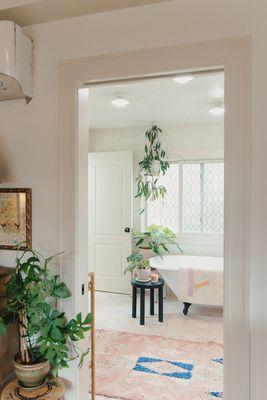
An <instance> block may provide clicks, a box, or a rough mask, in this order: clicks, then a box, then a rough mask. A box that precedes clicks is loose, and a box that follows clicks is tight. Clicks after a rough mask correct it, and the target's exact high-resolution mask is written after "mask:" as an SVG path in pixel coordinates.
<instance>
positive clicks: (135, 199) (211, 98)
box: [88, 70, 224, 400]
mask: <svg viewBox="0 0 267 400" xmlns="http://www.w3.org/2000/svg"><path fill="white" fill-rule="evenodd" d="M122 89H123V92H121V91H122ZM89 121H90V122H89V203H88V207H89V241H88V251H89V270H90V271H93V272H95V274H96V290H97V293H96V327H97V329H98V331H97V341H98V346H99V349H101V348H102V347H103V346H104V344H103V343H104V342H106V341H107V340H109V341H110V347H109V349H105V354H107V352H109V351H110V354H109V361H108V365H105V363H104V362H102V363H101V364H99V365H96V392H97V394H99V395H104V396H108V397H110V398H118V397H123V398H124V397H126V395H127V393H128V397H129V399H133V400H135V399H136V394H135V393H134V392H133V393H132V386H133V385H134V384H136V385H137V381H138V382H139V381H140V380H142V378H143V377H144V379H146V380H150V381H151V382H150V385H152V386H154V385H155V383H156V382H157V388H158V394H157V393H154V392H153V390H151V388H150V387H149V386H148V385H144V384H143V385H142V384H141V381H140V382H139V383H140V385H141V386H140V387H139V392H140V391H142V390H143V392H142V397H143V398H146V399H148V400H149V399H150V398H151V399H152V398H153V399H156V398H157V395H160V392H161V389H163V387H164V388H165V390H166V391H167V392H169V394H167V393H166V398H170V399H172V396H173V391H174V392H175V393H176V394H177V395H179V396H180V395H183V396H185V397H186V396H189V397H190V398H193V397H194V396H195V394H196V393H197V397H198V399H202V398H203V399H204V398H206V396H207V394H208V396H209V397H210V398H211V399H212V398H213V397H215V396H217V397H219V396H220V397H221V398H222V393H223V374H222V372H223V367H222V364H223V350H222V343H223V314H222V306H223V219H224V217H223V210H224V188H223V186H224V185H223V184H224V74H223V71H221V70H214V71H201V72H200V73H198V72H197V71H194V72H191V73H190V72H188V73H187V74H186V75H183V74H177V75H170V76H165V77H162V78H161V77H157V78H156V77H155V78H153V79H149V80H145V79H143V80H140V81H137V80H134V82H131V81H125V82H119V84H116V83H111V84H98V85H92V87H90V86H89ZM156 129H158V131H157V130H156ZM153 132H154V133H155V132H158V136H157V139H154V137H153V139H152V145H151V141H149V139H148V138H149V135H150V133H153ZM153 144H154V146H155V148H158V147H159V146H160V149H161V150H160V156H159V157H158V152H157V153H156V157H157V158H159V160H160V161H158V160H156V161H154V163H155V165H158V164H157V163H158V162H163V161H162V160H164V159H165V154H166V160H167V162H168V166H167V169H166V171H165V170H164V171H163V173H162V171H156V172H155V171H154V170H155V168H154V166H152V169H153V180H154V181H155V182H158V185H159V187H164V189H165V193H164V197H162V196H158V197H156V196H154V197H153V196H152V193H151V195H150V196H149V197H145V196H138V186H137V181H138V179H139V176H140V165H141V164H140V162H141V163H142V160H143V159H145V160H146V161H147V160H148V159H149V157H152V155H151V154H152V152H153ZM148 149H149V150H148ZM161 155H162V156H163V157H162V159H161ZM144 181H145V182H149V185H151V175H149V170H148V171H147V170H146V171H145V177H144ZM149 188H150V186H148V190H149ZM165 232H167V233H168V235H170V234H171V235H173V236H172V240H170V241H168V237H169V236H168V235H167V234H165ZM150 233H151V235H150ZM144 235H147V236H146V240H145V241H144V242H142V243H140V244H139V242H140V238H142V237H143V236H144ZM164 235H165V236H164ZM159 237H162V238H163V240H164V242H163V244H164V247H160V245H158V244H157V238H159ZM144 243H145V245H150V244H153V245H151V247H150V248H149V250H148V251H146V252H144ZM155 247H156V248H155ZM157 251H159V252H158V253H157ZM136 256H137V257H142V258H141V261H138V262H139V263H138V264H137V265H140V262H147V263H150V266H151V267H153V271H152V273H151V274H152V275H153V274H156V275H157V274H159V276H160V277H161V278H160V279H162V278H163V279H164V290H165V292H164V300H163V308H164V312H163V315H164V318H163V316H160V315H158V310H157V308H158V307H157V306H158V305H159V304H157V301H156V302H155V301H154V299H153V304H152V306H153V309H152V314H153V315H152V316H151V315H150V314H151V305H150V312H149V307H148V304H147V307H144V310H145V315H146V316H145V318H144V320H143V322H141V323H142V324H144V325H145V326H140V325H139V307H140V305H141V304H139V302H138V308H137V309H138V313H137V314H138V318H137V319H136V318H134V319H132V310H131V308H132V306H131V303H132V299H131V297H130V296H129V293H130V283H131V279H132V282H138V270H137V276H136V271H135V269H134V270H133V271H132V274H129V273H128V274H124V271H125V270H127V267H128V268H129V265H131V264H130V263H131V261H130V262H129V261H128V262H127V257H128V260H129V258H131V257H136ZM149 279H150V276H149ZM148 285H149V286H151V285H150V282H149V283H148ZM152 287H153V285H152ZM155 287H156V286H155ZM152 290H153V292H154V289H152ZM191 292H192V293H191ZM135 296H136V294H135ZM137 297H138V299H139V295H137ZM145 302H146V303H149V297H147V296H146V299H145ZM154 302H155V304H154ZM154 305H155V307H154ZM140 312H141V311H140ZM161 312H162V311H161ZM106 315H110V317H109V318H108V319H107V318H106V317H105V316H106ZM134 316H136V311H135V312H134ZM185 316H186V317H185ZM158 317H159V318H158ZM158 319H159V321H158ZM162 319H163V321H162ZM153 335H156V336H153ZM124 336H125V337H127V342H128V346H129V349H128V350H127V354H124V353H123V349H119V348H118V353H121V359H119V356H118V355H117V356H116V363H115V364H116V365H118V364H119V365H121V366H122V365H123V364H124V362H125V360H126V359H127V357H128V358H129V360H128V361H127V363H126V364H125V366H124V368H123V369H125V370H127V367H128V365H129V364H133V365H132V367H131V369H130V370H129V371H128V375H125V377H124V380H125V381H126V382H129V381H132V382H131V384H129V385H128V386H127V384H126V383H125V382H123V380H122V378H121V375H120V374H117V375H114V379H113V380H114V387H113V388H112V385H109V387H106V385H105V382H106V381H107V380H108V375H109V373H110V372H109V371H110V363H111V361H110V360H111V359H113V358H114V357H113V355H112V348H113V345H112V343H113V341H116V340H117V338H118V337H119V338H120V340H121V341H122V342H123V341H124ZM107 337H109V339H107ZM138 337H139V340H142V341H146V340H151V341H155V342H156V341H157V340H159V338H160V340H161V346H162V347H163V348H162V349H160V350H159V349H158V350H157V351H156V349H153V348H151V349H146V350H142V351H141V353H140V354H139V353H138V352H137V353H138V354H135V352H131V349H132V348H133V347H134V346H133V345H132V344H131V343H132V342H135V341H136V340H137V338H138ZM181 343H183V345H184V346H185V347H186V346H187V345H188V346H191V345H192V344H193V343H194V355H193V354H190V352H189V353H188V354H183V355H181V354H180V351H177V352H176V351H175V350H174V348H179V346H181ZM197 343H203V344H204V343H206V346H203V348H202V347H201V346H200V347H199V348H198V345H197ZM210 343H214V345H210ZM170 345H172V346H173V347H174V348H173V350H172V358H171V361H170V365H169V369H170V371H169V369H168V365H167V364H166V363H165V361H164V360H166V357H167V354H165V353H166V348H167V347H168V346H170ZM209 346H210V349H209ZM213 346H215V347H216V348H212V347H213ZM131 353H132V354H131ZM204 353H206V354H209V356H207V359H206V361H205V366H204V365H200V364H201V362H200V359H202V358H205V356H204ZM212 354H213V357H212ZM137 355H138V357H137ZM102 356H103V355H102V353H101V350H99V353H97V358H99V359H101V358H102ZM140 357H146V358H148V359H154V358H155V357H156V358H157V360H158V361H157V363H159V365H161V363H162V366H161V367H158V368H156V371H157V373H158V374H159V375H160V377H159V376H158V375H157V374H156V375H155V373H154V372H153V371H154V369H153V365H154V364H153V363H149V362H148V361H146V365H149V368H148V370H149V371H152V372H151V374H152V376H150V375H147V374H148V371H147V370H142V371H139V370H137V369H134V366H135V363H136V362H137V360H138V359H139V358H140ZM198 357H199V359H198ZM135 358H136V359H135ZM160 360H163V361H160ZM181 363H182V364H187V365H188V366H189V365H190V368H192V372H190V373H188V372H187V373H186V375H184V372H181V365H180V364H181ZM115 364H114V365H113V366H112V369H113V370H114V371H115V370H116V365H115ZM178 364H179V365H178ZM140 365H141V366H140V368H141V369H142V365H143V364H140ZM151 365H152V366H151ZM174 365H175V367H174ZM163 367H164V368H165V369H166V370H164V371H165V373H167V376H168V379H166V376H165V375H164V373H163V374H162V368H163ZM176 367H177V371H176V370H175V371H173V369H175V368H176ZM188 368H189V367H188ZM197 368H198V370H199V371H201V370H202V372H203V376H208V375H209V378H207V379H206V381H205V384H204V383H203V385H202V389H200V388H199V389H197V387H198V385H199V381H198V379H197V378H196V373H195V371H194V370H195V369H197ZM168 371H169V372H168ZM105 373H106V375H105ZM114 374H115V372H114ZM161 374H162V375H161ZM168 374H174V375H173V376H174V377H175V379H174V381H172V380H170V379H169V375H168ZM200 375H201V373H200ZM185 376H186V379H188V380H189V381H190V385H188V383H187V382H186V380H185V379H184V377H185ZM153 378H154V380H155V382H154V383H153ZM116 379H117V382H116ZM179 379H180V380H179ZM135 381H136V382H135ZM134 382H135V383H134ZM175 384H176V385H177V388H175ZM183 384H184V388H182V386H183ZM118 388H119V390H118ZM179 390H180V391H179ZM197 390H198V392H197ZM130 393H132V394H130ZM131 396H132V397H131ZM168 396H169V397H168Z"/></svg>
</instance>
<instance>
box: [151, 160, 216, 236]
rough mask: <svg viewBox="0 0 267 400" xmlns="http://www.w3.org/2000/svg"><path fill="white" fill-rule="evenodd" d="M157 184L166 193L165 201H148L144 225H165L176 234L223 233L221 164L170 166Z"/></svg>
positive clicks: (208, 162) (199, 163)
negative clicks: (164, 189)
mask: <svg viewBox="0 0 267 400" xmlns="http://www.w3.org/2000/svg"><path fill="white" fill-rule="evenodd" d="M160 183H161V184H163V185H165V187H166V189H167V194H166V196H165V199H164V201H162V200H160V199H157V200H155V201H151V200H149V201H148V202H147V207H146V222H147V225H150V224H157V225H164V226H167V227H168V228H170V229H171V230H173V231H174V232H176V233H177V234H201V233H203V234H221V233H223V202H224V201H223V200H224V164H223V162H221V161H220V162H218V161H207V162H206V161H198V162H195V161H194V162H189V161H188V162H185V161H183V162H180V163H175V164H171V165H170V169H169V170H168V171H167V173H166V175H164V176H162V177H161V178H160Z"/></svg>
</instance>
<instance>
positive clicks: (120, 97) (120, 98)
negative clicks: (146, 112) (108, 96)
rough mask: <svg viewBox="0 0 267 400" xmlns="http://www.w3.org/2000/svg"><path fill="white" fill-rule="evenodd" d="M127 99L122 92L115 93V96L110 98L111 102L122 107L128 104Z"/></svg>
mask: <svg viewBox="0 0 267 400" xmlns="http://www.w3.org/2000/svg"><path fill="white" fill-rule="evenodd" d="M129 103H130V102H129V100H128V99H126V97H125V95H124V94H122V93H117V94H116V96H115V97H114V98H113V99H112V100H111V104H112V105H113V106H115V107H118V108H122V107H125V106H127V105H128V104H129Z"/></svg>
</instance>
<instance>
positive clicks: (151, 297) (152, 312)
mask: <svg viewBox="0 0 267 400" xmlns="http://www.w3.org/2000/svg"><path fill="white" fill-rule="evenodd" d="M150 315H154V289H150Z"/></svg>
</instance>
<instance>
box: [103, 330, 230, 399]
mask: <svg viewBox="0 0 267 400" xmlns="http://www.w3.org/2000/svg"><path fill="white" fill-rule="evenodd" d="M222 357H223V346H222V344H218V343H214V342H206V343H205V342H192V341H186V340H185V341H183V340H178V339H170V338H165V337H161V336H152V335H139V334H138V335H137V334H132V333H128V332H115V331H105V330H98V331H97V333H96V393H97V394H99V395H102V396H107V397H113V398H117V399H123V400H178V399H179V400H216V399H223V358H222Z"/></svg>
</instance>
